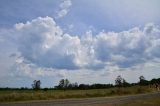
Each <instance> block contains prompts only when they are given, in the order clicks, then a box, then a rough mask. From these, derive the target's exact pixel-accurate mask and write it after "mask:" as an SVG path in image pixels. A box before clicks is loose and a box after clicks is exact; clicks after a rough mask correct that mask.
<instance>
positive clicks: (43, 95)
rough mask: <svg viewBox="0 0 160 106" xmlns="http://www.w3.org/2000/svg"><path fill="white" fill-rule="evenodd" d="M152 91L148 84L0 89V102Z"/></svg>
mask: <svg viewBox="0 0 160 106" xmlns="http://www.w3.org/2000/svg"><path fill="white" fill-rule="evenodd" d="M149 92H154V90H153V89H151V88H149V87H148V86H143V87H140V86H133V87H126V88H121V89H119V88H110V89H91V90H66V91H64V90H47V91H43V90H39V91H34V90H14V91H11V90H1V91H0V102H15V101H29V100H54V99H65V98H87V97H103V96H116V95H132V94H140V93H149Z"/></svg>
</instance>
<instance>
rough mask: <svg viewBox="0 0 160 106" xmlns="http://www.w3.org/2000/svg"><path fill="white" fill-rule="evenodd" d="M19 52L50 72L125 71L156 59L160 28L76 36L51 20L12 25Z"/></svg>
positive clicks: (26, 58)
mask: <svg viewBox="0 0 160 106" xmlns="http://www.w3.org/2000/svg"><path fill="white" fill-rule="evenodd" d="M14 32H15V33H14V35H13V36H15V38H17V39H16V41H17V42H16V43H17V48H18V51H19V52H20V54H21V56H22V57H23V58H24V61H25V62H30V63H33V64H35V65H37V66H39V67H45V68H53V69H69V70H74V69H81V68H82V69H94V70H98V69H103V68H104V67H107V66H109V65H117V66H118V67H120V68H128V67H131V66H134V65H137V64H141V63H145V62H147V61H152V60H154V59H159V57H160V54H159V53H158V51H159V50H160V47H159V45H160V29H159V27H158V26H156V25H154V24H147V25H146V26H145V27H144V28H143V29H140V28H138V27H136V28H133V29H130V30H128V31H123V32H119V33H116V32H100V33H99V34H97V35H92V34H91V33H87V34H86V36H83V37H81V38H80V37H78V36H72V35H69V34H65V33H63V31H62V29H61V28H60V27H59V26H58V25H56V22H55V21H54V20H53V19H52V18H50V17H44V18H42V17H39V18H37V19H34V20H32V21H31V22H27V23H19V24H16V25H15V28H14Z"/></svg>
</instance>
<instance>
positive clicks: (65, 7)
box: [57, 0, 72, 18]
mask: <svg viewBox="0 0 160 106" xmlns="http://www.w3.org/2000/svg"><path fill="white" fill-rule="evenodd" d="M71 6H72V1H71V0H64V1H63V2H62V3H61V4H60V5H59V7H60V10H59V11H58V12H57V18H62V17H64V16H66V15H67V14H68V12H69V8H70V7H71Z"/></svg>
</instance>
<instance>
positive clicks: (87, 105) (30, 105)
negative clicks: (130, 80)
mask: <svg viewBox="0 0 160 106" xmlns="http://www.w3.org/2000/svg"><path fill="white" fill-rule="evenodd" d="M156 100H157V101H156ZM159 100H160V93H150V94H138V95H130V96H115V97H97V98H84V99H60V100H46V101H32V102H18V103H0V106H144V105H145V106H160V102H159ZM147 101H149V102H148V104H147ZM144 102H146V104H144ZM154 102H156V103H154ZM134 103H135V104H134ZM143 104H144V105H143Z"/></svg>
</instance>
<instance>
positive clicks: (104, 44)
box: [0, 0, 160, 87]
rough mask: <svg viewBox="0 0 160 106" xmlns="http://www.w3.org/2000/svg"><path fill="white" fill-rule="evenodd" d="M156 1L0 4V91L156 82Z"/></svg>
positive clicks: (5, 0) (7, 0) (159, 24)
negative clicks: (37, 84)
mask: <svg viewBox="0 0 160 106" xmlns="http://www.w3.org/2000/svg"><path fill="white" fill-rule="evenodd" d="M159 5H160V1H159V0H14V1H13V0H0V73H1V74H0V87H31V84H32V83H33V80H41V82H42V84H41V85H42V87H54V86H55V85H57V84H58V82H59V80H60V79H63V78H67V79H69V80H70V82H72V83H74V82H78V83H79V84H80V83H85V84H93V83H113V84H114V81H115V78H116V77H117V76H118V75H121V76H122V77H123V78H124V79H125V80H126V81H128V82H137V81H138V80H139V76H141V75H143V76H144V77H145V78H146V79H147V80H150V79H152V78H159V77H160V70H159V69H160V52H159V51H160V14H159V11H160V6H159Z"/></svg>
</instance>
